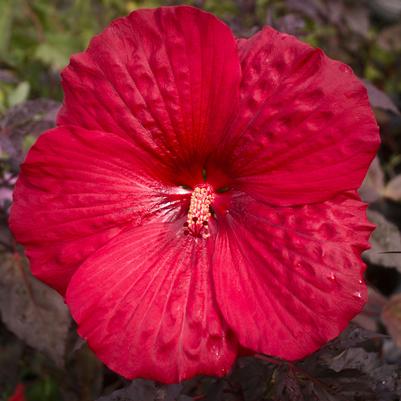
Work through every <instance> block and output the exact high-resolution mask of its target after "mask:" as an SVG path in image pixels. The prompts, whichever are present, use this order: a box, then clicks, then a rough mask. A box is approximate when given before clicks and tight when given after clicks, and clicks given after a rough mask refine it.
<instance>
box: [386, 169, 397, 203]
mask: <svg viewBox="0 0 401 401" xmlns="http://www.w3.org/2000/svg"><path fill="white" fill-rule="evenodd" d="M383 195H384V196H385V197H386V198H388V199H391V200H393V201H394V202H401V174H399V175H397V176H396V177H394V178H392V179H391V180H390V181H389V182H388V184H387V185H386V187H385V188H384V191H383Z"/></svg>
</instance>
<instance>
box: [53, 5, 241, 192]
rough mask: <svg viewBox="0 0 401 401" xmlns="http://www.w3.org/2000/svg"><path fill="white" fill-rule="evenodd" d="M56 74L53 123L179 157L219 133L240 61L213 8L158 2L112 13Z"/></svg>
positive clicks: (198, 151) (233, 98)
mask: <svg viewBox="0 0 401 401" xmlns="http://www.w3.org/2000/svg"><path fill="white" fill-rule="evenodd" d="M62 75H63V87H64V91H65V101H64V108H63V109H62V111H61V112H60V114H59V118H58V123H59V124H76V125H79V126H83V127H85V128H90V129H100V130H103V131H109V132H114V133H116V134H119V135H121V136H123V137H130V138H133V139H134V141H135V143H136V145H137V146H138V147H140V148H142V149H146V151H148V152H150V153H154V154H156V155H161V156H163V157H164V159H166V158H169V159H171V160H178V161H181V164H182V163H183V162H188V161H190V162H191V163H193V162H194V160H193V158H194V155H195V156H196V155H198V156H199V157H200V158H203V159H204V158H205V157H206V156H207V154H208V152H209V151H210V150H211V149H213V147H214V145H215V144H216V143H217V142H218V141H219V138H221V136H222V135H223V133H224V128H225V126H226V125H227V121H228V120H229V118H230V116H231V114H232V111H233V110H234V109H235V106H236V104H237V103H238V96H239V83H240V64H239V60H238V55H237V49H236V41H235V39H234V37H233V35H232V33H231V31H230V29H229V28H228V27H227V26H226V25H225V24H223V23H222V22H220V21H219V20H218V19H216V18H215V17H214V16H213V15H211V14H208V13H205V12H203V11H201V10H198V9H196V8H192V7H186V6H183V7H162V8H157V9H146V10H140V11H136V12H133V13H132V14H130V15H129V16H128V17H126V18H120V19H117V20H115V21H114V22H113V23H112V24H111V25H110V26H109V27H108V28H107V29H106V30H105V31H104V32H103V33H101V34H100V35H98V36H97V37H95V38H94V39H93V40H92V41H91V43H90V45H89V47H88V49H87V50H86V51H85V52H83V53H80V54H77V55H75V56H74V57H72V59H71V63H70V65H69V66H68V67H67V68H66V69H65V70H64V71H63V74H62ZM217 111H218V112H217ZM202 162H204V160H202ZM178 164H180V163H178ZM174 174H175V176H177V171H176V170H175V171H174ZM198 174H199V175H200V174H201V169H199V173H198ZM198 178H201V176H200V177H198ZM195 181H196V179H195ZM194 183H195V184H196V183H197V182H194Z"/></svg>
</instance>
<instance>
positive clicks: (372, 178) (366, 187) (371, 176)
mask: <svg viewBox="0 0 401 401" xmlns="http://www.w3.org/2000/svg"><path fill="white" fill-rule="evenodd" d="M383 188H384V173H383V170H382V168H381V166H380V161H379V158H378V157H375V158H374V159H373V161H372V163H371V164H370V166H369V170H368V173H367V174H366V177H365V179H364V181H363V183H362V185H361V187H360V188H359V194H360V195H361V198H362V200H363V201H364V202H367V203H372V202H375V201H377V200H378V199H380V197H381V192H382V191H383Z"/></svg>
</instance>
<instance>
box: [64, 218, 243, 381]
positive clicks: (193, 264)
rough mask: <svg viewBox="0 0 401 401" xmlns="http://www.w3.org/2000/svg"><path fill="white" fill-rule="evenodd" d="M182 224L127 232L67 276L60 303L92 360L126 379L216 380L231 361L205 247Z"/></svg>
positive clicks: (148, 226)
mask: <svg viewBox="0 0 401 401" xmlns="http://www.w3.org/2000/svg"><path fill="white" fill-rule="evenodd" d="M182 222H183V221H180V222H176V223H164V224H163V223H152V224H146V225H144V226H141V227H136V228H133V229H131V230H129V231H127V232H125V233H122V234H120V235H118V236H117V237H116V238H115V239H113V240H112V241H111V242H109V243H108V244H107V245H105V246H104V247H103V248H101V249H100V250H99V251H98V252H96V253H95V254H94V255H93V256H91V257H90V258H89V259H88V260H87V261H86V262H85V264H84V265H83V266H82V267H81V268H80V269H78V271H77V272H76V273H75V275H74V276H73V278H72V280H71V283H70V285H69V287H68V290H67V296H66V300H67V304H68V305H69V307H70V310H71V313H72V315H73V317H74V319H75V320H76V321H77V323H78V332H79V333H80V335H81V336H82V337H83V338H85V339H87V340H88V344H89V346H90V347H91V348H92V349H93V350H94V351H95V353H96V355H97V356H98V357H99V358H100V359H101V360H102V361H103V362H104V363H105V364H106V365H107V366H109V367H110V368H111V369H112V370H114V371H116V372H117V373H119V374H120V375H122V376H124V377H126V378H136V377H142V378H148V379H153V380H158V381H161V382H165V383H175V382H178V381H181V380H184V379H187V378H190V377H192V376H194V375H197V374H206V375H215V376H222V375H224V374H225V373H226V372H227V370H228V369H229V368H230V367H231V365H232V363H233V361H234V359H235V356H236V343H235V342H234V340H233V339H232V338H231V336H230V334H229V333H228V332H227V330H226V327H225V326H224V324H223V322H222V320H221V318H220V316H219V313H218V312H217V308H216V306H215V301H214V296H213V292H212V288H211V277H210V265H209V254H208V250H207V248H206V247H207V242H206V241H204V240H196V239H194V238H193V237H191V236H184V235H182Z"/></svg>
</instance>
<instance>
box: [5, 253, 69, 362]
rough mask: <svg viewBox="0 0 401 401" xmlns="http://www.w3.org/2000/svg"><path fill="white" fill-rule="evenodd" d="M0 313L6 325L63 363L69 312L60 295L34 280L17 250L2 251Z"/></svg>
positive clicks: (20, 336) (35, 346)
mask: <svg viewBox="0 0 401 401" xmlns="http://www.w3.org/2000/svg"><path fill="white" fill-rule="evenodd" d="M0 257H1V261H2V264H1V274H0V314H1V319H2V320H3V322H4V324H5V325H6V326H7V328H8V329H9V330H10V331H12V332H13V333H14V334H15V335H16V336H17V337H18V338H20V339H21V340H23V341H24V342H25V343H27V344H28V345H30V346H31V347H33V348H35V349H37V350H39V351H41V352H43V353H44V354H46V355H47V356H48V357H50V358H51V359H52V360H53V361H54V363H56V364H57V365H58V366H62V365H63V361H64V352H65V347H66V341H67V334H68V327H69V325H70V315H69V313H68V310H67V307H66V305H65V304H64V302H63V299H62V298H61V297H60V295H59V294H57V293H56V292H55V291H53V290H52V289H50V288H49V287H47V286H46V285H44V284H42V283H41V282H39V281H38V280H36V279H35V278H34V277H32V275H31V274H30V272H29V271H28V269H27V268H26V263H25V261H23V260H21V257H20V256H19V255H17V254H15V255H13V254H5V253H3V254H1V255H0Z"/></svg>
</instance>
